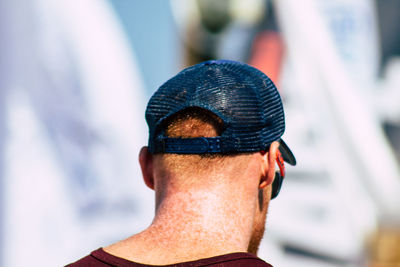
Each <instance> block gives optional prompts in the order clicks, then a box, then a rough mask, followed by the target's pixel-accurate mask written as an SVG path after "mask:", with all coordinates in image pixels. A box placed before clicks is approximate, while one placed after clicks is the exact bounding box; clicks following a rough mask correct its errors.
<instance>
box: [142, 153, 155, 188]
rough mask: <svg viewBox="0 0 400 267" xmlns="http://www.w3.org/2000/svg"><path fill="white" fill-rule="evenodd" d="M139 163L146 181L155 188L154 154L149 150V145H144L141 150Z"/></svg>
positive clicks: (150, 186)
mask: <svg viewBox="0 0 400 267" xmlns="http://www.w3.org/2000/svg"><path fill="white" fill-rule="evenodd" d="M139 163H140V168H141V169H142V175H143V180H144V183H145V184H146V185H147V186H148V187H149V188H150V189H153V190H154V176H153V155H152V154H151V153H150V152H149V150H148V148H147V146H144V147H142V149H141V150H140V152H139Z"/></svg>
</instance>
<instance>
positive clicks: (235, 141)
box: [146, 61, 285, 153]
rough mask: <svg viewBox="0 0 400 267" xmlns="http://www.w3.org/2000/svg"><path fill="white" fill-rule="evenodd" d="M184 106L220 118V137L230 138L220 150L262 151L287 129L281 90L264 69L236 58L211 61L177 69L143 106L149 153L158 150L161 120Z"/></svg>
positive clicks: (162, 129)
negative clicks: (279, 91)
mask: <svg viewBox="0 0 400 267" xmlns="http://www.w3.org/2000/svg"><path fill="white" fill-rule="evenodd" d="M188 107H200V108H204V109H207V110H210V111H211V112H213V113H215V114H216V115H217V116H219V117H220V118H221V119H222V121H223V122H224V125H225V130H224V131H223V132H222V134H221V137H222V138H223V139H224V140H231V141H232V142H231V143H230V144H229V145H228V146H227V148H226V150H228V151H224V152H250V151H260V150H263V149H265V148H266V146H267V145H269V144H270V143H272V142H273V141H276V140H279V138H280V137H281V136H282V134H283V132H284V130H285V121H284V113H283V107H282V102H281V99H280V96H279V93H278V91H277V90H276V88H275V86H274V84H273V83H272V82H271V80H270V79H269V78H268V77H267V76H266V75H265V74H263V73H262V72H260V71H259V70H257V69H255V68H253V67H250V66H248V65H246V64H243V63H239V62H233V61H209V62H205V63H200V64H197V65H194V66H192V67H189V68H187V69H185V70H183V71H181V72H180V73H178V74H177V75H176V76H175V77H173V78H171V79H170V80H168V81H167V82H166V83H164V84H163V85H162V86H161V87H160V88H159V89H158V90H157V91H156V92H155V93H154V95H153V96H152V97H151V99H150V101H149V104H148V106H147V110H146V120H147V123H148V125H149V131H150V136H149V151H150V152H152V153H154V152H162V148H160V147H157V145H156V139H157V138H159V137H160V136H163V132H164V128H163V127H164V126H163V121H164V120H165V119H167V118H168V117H170V116H171V115H173V114H175V113H176V112H178V111H180V110H183V109H185V108H188Z"/></svg>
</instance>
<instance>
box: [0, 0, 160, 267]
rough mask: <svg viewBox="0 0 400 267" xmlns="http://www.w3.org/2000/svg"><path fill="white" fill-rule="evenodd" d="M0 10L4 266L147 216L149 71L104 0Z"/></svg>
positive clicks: (122, 229) (99, 237)
mask: <svg viewBox="0 0 400 267" xmlns="http://www.w3.org/2000/svg"><path fill="white" fill-rule="evenodd" d="M0 21H1V23H0V28H1V36H0V38H1V42H0V54H1V56H0V57H1V61H0V66H1V67H0V84H1V87H0V94H1V97H0V101H1V104H0V134H1V138H0V142H1V143H0V146H1V157H0V173H1V174H0V175H1V176H0V177H1V187H0V190H1V193H0V195H1V202H0V204H1V214H0V215H1V220H0V221H1V239H0V244H1V246H0V248H1V250H0V252H1V266H62V265H65V264H66V263H68V262H71V261H74V260H76V259H78V258H79V257H82V256H84V255H85V254H86V253H88V252H90V251H91V250H93V249H95V248H97V247H99V246H101V245H106V244H109V243H111V242H114V241H117V240H118V239H120V238H123V237H126V236H128V235H130V234H132V233H133V232H137V231H138V230H140V227H143V225H145V224H147V223H149V221H150V219H151V215H152V213H153V210H152V209H151V208H150V207H152V203H153V199H152V196H151V193H150V192H149V190H146V189H145V188H144V185H143V183H142V181H141V178H140V177H141V175H140V171H139V167H138V163H137V155H138V151H139V149H140V147H141V146H142V145H144V144H145V143H146V130H145V129H146V126H145V122H144V116H143V115H144V108H145V105H144V104H145V98H144V96H143V95H144V92H143V87H142V81H141V78H140V77H139V74H138V70H137V66H136V65H137V64H136V61H135V57H134V55H133V54H132V51H131V50H130V47H128V44H127V41H126V40H125V37H124V36H123V34H122V31H121V28H120V26H119V24H118V23H117V20H116V18H115V17H114V14H113V12H112V9H111V7H110V6H109V5H108V2H106V1H102V0H88V1H78V2H77V1H67V0H65V1H64V0H60V1H55V2H54V1H46V0H36V1H29V0H17V1H1V3H0ZM147 192H148V194H147ZM149 194H150V195H149ZM143 202H145V203H147V204H146V205H141V203H143Z"/></svg>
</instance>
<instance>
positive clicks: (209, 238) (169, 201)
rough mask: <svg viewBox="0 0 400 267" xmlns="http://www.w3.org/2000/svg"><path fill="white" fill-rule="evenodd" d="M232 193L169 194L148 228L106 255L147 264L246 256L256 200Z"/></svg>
mask: <svg viewBox="0 0 400 267" xmlns="http://www.w3.org/2000/svg"><path fill="white" fill-rule="evenodd" d="M232 194H233V193H230V192H228V191H226V190H225V191H224V190H223V189H221V190H218V189H217V188H216V189H214V190H213V191H209V190H204V191H187V192H180V193H175V194H171V195H168V196H166V197H165V198H164V199H163V200H162V201H160V202H159V205H158V207H157V210H156V216H155V218H154V220H153V222H152V224H151V226H150V227H149V228H147V229H146V230H145V231H143V232H141V233H139V234H137V235H134V236H132V237H131V238H129V239H127V240H125V241H123V242H121V243H120V244H119V246H117V247H115V246H114V247H113V246H111V247H109V248H106V251H108V252H110V253H112V254H116V255H117V256H118V254H119V256H121V257H124V258H127V259H130V260H133V261H137V262H142V263H148V264H161V263H162V264H167V263H176V262H182V261H188V260H194V259H199V258H207V257H212V256H216V255H221V254H226V253H230V252H245V251H247V247H248V245H249V241H250V237H251V234H252V227H253V219H252V218H253V215H254V209H255V203H252V202H254V201H255V200H253V201H252V200H248V199H247V200H246V199H245V196H244V194H240V193H238V192H237V191H236V193H234V195H232ZM117 245H118V243H117ZM110 248H111V249H110ZM116 248H119V249H116ZM121 248H122V249H121Z"/></svg>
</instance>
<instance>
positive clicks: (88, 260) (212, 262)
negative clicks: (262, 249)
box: [67, 248, 272, 267]
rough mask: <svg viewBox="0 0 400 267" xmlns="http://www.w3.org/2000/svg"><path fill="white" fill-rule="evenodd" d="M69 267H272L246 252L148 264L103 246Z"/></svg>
mask: <svg viewBox="0 0 400 267" xmlns="http://www.w3.org/2000/svg"><path fill="white" fill-rule="evenodd" d="M67 266H69V267H81V266H85V267H109V266H120V267H146V266H153V267H154V266H164V267H199V266H213V267H233V266H236V267H237V266H241V267H247V266H254V267H272V266H271V265H270V264H268V263H266V262H265V261H263V260H262V259H260V258H258V257H256V256H254V255H252V254H250V253H245V252H236V253H230V254H225V255H220V256H215V257H211V258H206V259H200V260H195V261H188V262H181V263H175V264H169V265H147V264H141V263H136V262H133V261H129V260H126V259H123V258H119V257H117V256H114V255H111V254H109V253H107V252H105V251H104V250H103V249H102V248H99V249H98V250H95V251H93V252H92V253H90V255H88V256H86V257H84V258H82V259H80V260H78V261H77V262H75V263H71V264H69V265H67Z"/></svg>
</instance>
